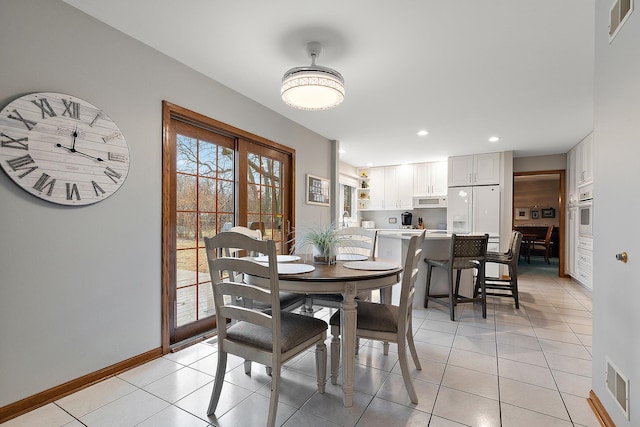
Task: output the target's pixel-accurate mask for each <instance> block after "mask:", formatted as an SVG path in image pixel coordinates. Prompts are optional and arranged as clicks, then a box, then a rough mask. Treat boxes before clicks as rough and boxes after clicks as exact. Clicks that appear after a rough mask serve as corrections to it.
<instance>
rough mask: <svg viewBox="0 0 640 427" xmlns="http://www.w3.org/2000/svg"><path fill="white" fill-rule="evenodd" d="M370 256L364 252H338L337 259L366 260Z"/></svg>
mask: <svg viewBox="0 0 640 427" xmlns="http://www.w3.org/2000/svg"><path fill="white" fill-rule="evenodd" d="M367 258H369V257H368V256H366V255H362V254H338V255H336V259H337V260H338V261H364V260H365V259H367Z"/></svg>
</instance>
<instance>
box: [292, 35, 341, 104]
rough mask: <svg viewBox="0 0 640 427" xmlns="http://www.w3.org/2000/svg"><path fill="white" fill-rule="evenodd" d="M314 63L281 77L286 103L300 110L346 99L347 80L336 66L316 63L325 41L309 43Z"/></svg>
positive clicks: (338, 102) (308, 51) (296, 68)
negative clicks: (345, 80)
mask: <svg viewBox="0 0 640 427" xmlns="http://www.w3.org/2000/svg"><path fill="white" fill-rule="evenodd" d="M306 50H307V53H308V54H309V55H310V56H311V65H309V66H307V67H295V68H292V69H290V70H289V71H287V72H286V73H284V76H282V87H281V89H280V95H282V100H283V101H284V103H285V104H287V105H289V106H291V107H294V108H298V109H300V110H308V111H319V110H328V109H330V108H333V107H336V106H337V105H339V104H340V103H341V102H342V101H343V100H344V79H343V78H342V75H341V74H340V73H339V72H337V71H336V70H334V69H331V68H327V67H322V66H320V65H316V58H317V57H318V56H320V53H321V52H322V44H320V43H318V42H309V43H307V45H306Z"/></svg>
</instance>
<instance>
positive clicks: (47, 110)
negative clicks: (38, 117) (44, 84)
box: [31, 98, 57, 119]
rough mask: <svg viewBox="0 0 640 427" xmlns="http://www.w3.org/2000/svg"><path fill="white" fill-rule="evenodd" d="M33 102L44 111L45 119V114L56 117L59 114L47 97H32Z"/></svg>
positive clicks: (43, 116)
mask: <svg viewBox="0 0 640 427" xmlns="http://www.w3.org/2000/svg"><path fill="white" fill-rule="evenodd" d="M31 102H33V103H34V104H35V106H36V107H38V108H39V109H40V111H42V118H43V119H45V118H46V117H45V114H46V115H48V116H49V117H55V116H56V115H57V114H56V112H55V111H53V108H51V105H49V101H47V98H41V99H32V100H31Z"/></svg>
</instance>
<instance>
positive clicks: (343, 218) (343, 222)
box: [342, 211, 350, 228]
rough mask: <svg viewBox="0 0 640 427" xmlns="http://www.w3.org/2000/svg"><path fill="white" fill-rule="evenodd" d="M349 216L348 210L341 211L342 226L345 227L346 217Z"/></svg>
mask: <svg viewBox="0 0 640 427" xmlns="http://www.w3.org/2000/svg"><path fill="white" fill-rule="evenodd" d="M349 216H350V215H349V211H344V212H343V213H342V226H343V227H344V228H346V227H347V218H348V217H349Z"/></svg>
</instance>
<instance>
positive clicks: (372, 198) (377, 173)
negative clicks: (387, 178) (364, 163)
mask: <svg viewBox="0 0 640 427" xmlns="http://www.w3.org/2000/svg"><path fill="white" fill-rule="evenodd" d="M384 170H385V168H371V169H369V207H368V208H369V209H384V207H385V206H384V197H385V196H384Z"/></svg>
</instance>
